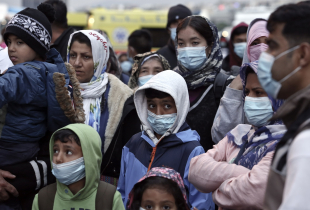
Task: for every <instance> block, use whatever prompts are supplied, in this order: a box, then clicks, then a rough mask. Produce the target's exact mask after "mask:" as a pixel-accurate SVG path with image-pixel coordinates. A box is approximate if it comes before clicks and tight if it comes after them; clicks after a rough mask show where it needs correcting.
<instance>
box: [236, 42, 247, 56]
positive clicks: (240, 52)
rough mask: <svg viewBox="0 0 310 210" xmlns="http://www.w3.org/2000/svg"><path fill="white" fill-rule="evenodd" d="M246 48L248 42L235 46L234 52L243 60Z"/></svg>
mask: <svg viewBox="0 0 310 210" xmlns="http://www.w3.org/2000/svg"><path fill="white" fill-rule="evenodd" d="M245 48H246V42H241V43H235V44H234V51H235V53H236V54H237V55H238V57H240V58H243V55H244V51H245Z"/></svg>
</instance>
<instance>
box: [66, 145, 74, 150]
mask: <svg viewBox="0 0 310 210" xmlns="http://www.w3.org/2000/svg"><path fill="white" fill-rule="evenodd" d="M64 148H66V149H71V150H74V147H72V146H69V145H65V146H64Z"/></svg>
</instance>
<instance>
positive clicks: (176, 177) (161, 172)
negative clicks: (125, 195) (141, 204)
mask: <svg viewBox="0 0 310 210" xmlns="http://www.w3.org/2000/svg"><path fill="white" fill-rule="evenodd" d="M156 176H157V177H163V178H166V179H170V180H171V181H174V182H176V183H177V184H178V185H179V187H180V189H181V192H182V194H183V197H184V200H185V202H186V200H187V199H186V190H185V187H184V183H183V179H182V177H181V175H180V174H179V173H178V172H177V171H175V170H173V169H170V168H165V167H154V168H152V169H151V170H149V172H147V173H146V174H145V175H144V176H143V177H142V178H141V179H140V180H139V181H138V182H137V184H139V183H141V182H142V181H143V180H145V179H147V178H149V177H156ZM133 189H134V188H133ZM132 199H133V190H132V191H131V192H130V193H129V199H128V201H129V205H128V207H129V209H130V206H131V204H132Z"/></svg>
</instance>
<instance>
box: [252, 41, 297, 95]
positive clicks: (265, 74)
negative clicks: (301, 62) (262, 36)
mask: <svg viewBox="0 0 310 210" xmlns="http://www.w3.org/2000/svg"><path fill="white" fill-rule="evenodd" d="M298 48H299V45H298V46H295V47H293V48H291V49H288V50H286V51H284V52H282V53H281V54H280V55H278V56H276V57H274V56H272V55H270V54H269V53H267V52H263V53H262V54H261V56H260V57H259V60H258V71H257V76H258V80H259V82H260V84H261V85H262V87H263V88H264V90H265V91H266V92H267V94H268V95H270V96H272V97H273V98H277V96H278V93H279V91H280V89H281V87H282V83H283V82H284V81H285V80H287V79H288V78H290V77H291V76H292V75H293V74H295V73H296V72H298V71H299V70H300V69H301V67H300V66H299V67H297V68H296V69H294V70H293V71H292V72H291V73H289V74H288V75H286V76H285V77H284V78H283V79H281V80H280V81H276V80H274V79H273V78H272V74H271V69H272V66H273V64H274V62H275V61H276V60H277V59H278V58H280V57H282V56H283V55H286V54H288V53H290V52H292V51H294V50H296V49H298Z"/></svg>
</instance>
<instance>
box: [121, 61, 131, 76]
mask: <svg viewBox="0 0 310 210" xmlns="http://www.w3.org/2000/svg"><path fill="white" fill-rule="evenodd" d="M121 68H122V71H123V72H126V73H128V72H129V71H130V70H131V68H132V63H131V62H130V61H123V62H122V63H121Z"/></svg>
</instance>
